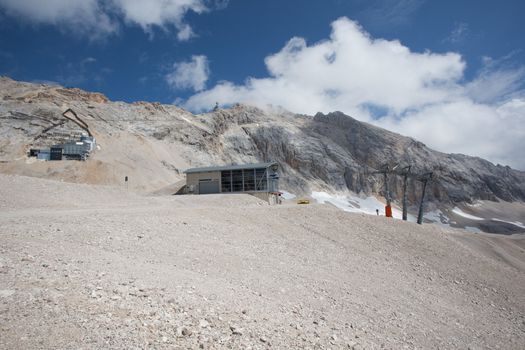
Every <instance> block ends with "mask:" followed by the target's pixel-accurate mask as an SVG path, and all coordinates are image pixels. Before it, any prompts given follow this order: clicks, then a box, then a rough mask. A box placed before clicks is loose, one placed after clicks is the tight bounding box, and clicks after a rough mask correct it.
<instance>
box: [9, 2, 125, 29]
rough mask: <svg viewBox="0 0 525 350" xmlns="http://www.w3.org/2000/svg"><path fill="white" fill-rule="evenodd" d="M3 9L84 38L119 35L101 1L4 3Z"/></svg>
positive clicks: (33, 21)
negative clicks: (86, 36)
mask: <svg viewBox="0 0 525 350" xmlns="http://www.w3.org/2000/svg"><path fill="white" fill-rule="evenodd" d="M0 8H3V9H4V10H5V12H6V13H7V14H8V15H10V16H14V17H20V18H23V19H25V20H27V21H29V22H32V23H35V24H51V25H57V26H59V27H60V28H61V29H63V30H72V31H73V32H75V33H78V34H81V35H88V36H90V37H91V38H97V37H100V36H104V35H107V34H112V33H115V32H116V31H117V30H118V25H117V23H115V22H114V21H113V20H112V19H111V18H110V17H109V16H108V14H107V13H105V12H104V9H103V8H102V7H101V6H100V3H99V1H97V0H47V1H41V0H23V1H21V0H0Z"/></svg>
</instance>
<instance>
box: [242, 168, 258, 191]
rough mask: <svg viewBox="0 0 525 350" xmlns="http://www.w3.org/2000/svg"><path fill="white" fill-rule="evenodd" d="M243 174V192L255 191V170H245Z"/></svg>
mask: <svg viewBox="0 0 525 350" xmlns="http://www.w3.org/2000/svg"><path fill="white" fill-rule="evenodd" d="M243 173H244V190H245V191H255V170H254V169H245V170H243Z"/></svg>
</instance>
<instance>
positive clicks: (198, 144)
mask: <svg viewBox="0 0 525 350" xmlns="http://www.w3.org/2000/svg"><path fill="white" fill-rule="evenodd" d="M68 108H72V109H73V110H74V111H75V112H76V113H77V114H78V116H79V118H81V121H82V123H78V122H75V121H72V120H71V119H68V118H65V117H64V116H62V113H63V112H64V111H65V110H67V109H68ZM0 121H1V126H0V137H1V138H0V162H1V163H0V171H1V172H4V173H16V174H24V175H29V176H38V177H50V178H56V179H62V180H66V181H73V182H87V183H96V184H119V183H122V181H123V179H124V176H129V178H130V186H131V187H134V188H136V189H141V190H148V191H152V190H156V189H159V188H162V187H163V186H167V185H169V184H172V183H175V182H177V181H180V180H183V178H184V177H183V174H182V171H183V170H184V169H186V168H188V167H193V166H205V165H210V164H229V163H244V162H259V161H266V160H274V161H278V162H279V163H280V164H281V168H282V170H281V174H282V176H281V179H282V187H283V188H285V189H286V190H288V191H290V192H293V193H297V194H309V193H311V191H312V190H323V191H327V192H335V191H348V190H350V191H352V192H355V193H366V194H376V195H380V196H384V192H383V179H382V177H381V176H379V175H373V172H374V171H377V170H379V169H380V168H381V167H382V166H383V165H384V164H386V163H388V164H390V165H393V164H400V165H401V166H405V165H411V166H412V170H413V173H414V174H422V173H425V172H428V171H433V172H434V175H435V177H434V181H433V182H432V183H431V185H430V189H429V191H428V197H429V199H430V201H431V202H433V203H434V206H436V205H437V206H442V207H449V208H452V207H454V206H456V205H458V204H461V203H474V202H475V201H477V200H489V201H507V202H523V201H525V172H522V171H517V170H513V169H511V168H509V167H506V166H501V165H494V164H492V163H490V162H488V161H486V160H483V159H480V158H475V157H468V156H464V155H460V154H444V153H440V152H436V151H433V150H431V149H429V148H428V147H426V146H425V145H424V144H422V143H421V142H418V141H416V140H414V139H411V138H408V137H404V136H401V135H399V134H395V133H392V132H389V131H386V130H384V129H381V128H378V127H375V126H372V125H369V124H366V123H362V122H359V121H357V120H355V119H352V118H351V117H349V116H346V115H344V114H343V113H340V112H335V113H330V114H327V115H323V114H321V113H318V114H317V115H315V116H305V115H296V114H292V113H289V112H286V111H282V110H266V111H263V110H260V109H257V108H253V107H249V106H241V105H238V106H234V107H233V108H231V109H226V110H222V109H220V110H217V111H214V112H210V113H207V114H202V115H193V114H191V113H189V112H187V111H184V110H182V109H180V108H178V107H176V106H172V105H161V104H158V103H147V102H137V103H133V104H126V103H122V102H111V101H109V100H108V99H107V98H106V97H104V96H103V95H101V94H98V93H89V92H85V91H82V90H79V89H65V88H62V87H58V86H47V85H36V84H29V83H21V82H16V81H13V80H11V79H9V78H0ZM84 124H87V125H88V128H89V131H90V132H91V133H92V134H93V135H94V136H95V137H96V138H97V141H98V143H99V146H100V149H99V150H98V151H97V152H95V153H94V154H93V156H92V157H91V159H90V160H88V161H87V162H65V161H63V162H38V161H34V160H30V159H28V158H27V156H26V153H27V151H28V149H29V148H30V147H33V146H34V147H38V146H46V145H47V146H50V145H51V144H53V143H55V142H56V141H59V140H60V137H62V136H63V135H65V134H66V135H67V134H74V133H80V132H83V131H85V130H83V128H82V125H84ZM389 182H390V188H391V192H392V197H393V198H394V200H395V201H399V199H400V198H401V191H402V190H401V189H402V178H401V177H400V176H391V177H390V180H389ZM420 192H421V182H419V181H417V180H415V179H412V180H411V181H409V201H410V203H411V204H412V205H415V204H416V203H417V199H418V196H419V193H420ZM517 215H518V217H519V213H518V214H517ZM524 216H525V215H524ZM514 217H516V215H514Z"/></svg>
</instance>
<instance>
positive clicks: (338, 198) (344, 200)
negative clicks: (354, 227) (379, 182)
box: [312, 192, 416, 222]
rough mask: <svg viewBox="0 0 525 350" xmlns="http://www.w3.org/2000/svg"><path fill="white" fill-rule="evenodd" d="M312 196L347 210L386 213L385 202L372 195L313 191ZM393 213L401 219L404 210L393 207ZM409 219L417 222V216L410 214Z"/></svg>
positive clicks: (373, 213) (319, 201)
mask: <svg viewBox="0 0 525 350" xmlns="http://www.w3.org/2000/svg"><path fill="white" fill-rule="evenodd" d="M312 198H313V199H315V200H316V201H317V202H318V203H331V204H333V205H335V206H336V207H338V208H339V209H342V210H344V211H347V212H352V213H364V214H369V215H377V213H376V209H377V210H379V214H380V215H385V203H383V202H381V201H380V200H378V199H377V198H375V197H372V196H370V197H359V196H357V195H352V194H348V195H346V194H345V195H337V194H335V195H332V194H328V193H326V192H312ZM392 215H393V217H394V218H397V219H401V218H402V217H403V212H402V211H401V210H400V209H399V208H396V207H392ZM408 221H412V222H416V217H415V216H413V215H411V214H408Z"/></svg>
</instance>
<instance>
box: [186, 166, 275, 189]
mask: <svg viewBox="0 0 525 350" xmlns="http://www.w3.org/2000/svg"><path fill="white" fill-rule="evenodd" d="M277 170H278V164H277V163H275V162H270V163H257V164H241V165H229V166H218V167H204V168H192V169H188V170H186V171H185V173H186V186H187V193H193V194H210V193H240V192H247V193H251V194H254V193H270V192H276V191H278V190H279V182H278V181H279V176H278V174H277Z"/></svg>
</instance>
